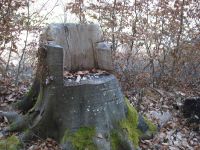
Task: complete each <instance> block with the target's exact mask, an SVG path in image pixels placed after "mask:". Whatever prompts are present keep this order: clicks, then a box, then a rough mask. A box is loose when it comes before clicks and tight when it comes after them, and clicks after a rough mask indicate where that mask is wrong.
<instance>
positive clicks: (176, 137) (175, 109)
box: [0, 78, 200, 150]
mask: <svg viewBox="0 0 200 150" xmlns="http://www.w3.org/2000/svg"><path fill="white" fill-rule="evenodd" d="M0 83H1V84H0V110H9V109H11V107H10V106H11V103H13V102H16V101H17V100H19V99H20V98H21V97H22V96H23V95H24V94H25V93H26V92H27V91H28V89H29V86H30V81H25V80H24V81H23V82H21V83H20V84H19V86H17V87H16V86H15V85H14V84H12V83H13V80H12V79H11V78H7V79H5V80H0ZM129 89H130V90H128V91H125V92H124V93H125V96H127V97H128V98H129V100H130V102H131V103H132V104H133V105H134V106H135V107H136V108H137V109H138V111H139V112H140V113H141V114H143V115H145V116H146V117H147V118H149V119H150V120H152V121H153V122H154V123H155V124H156V125H157V126H158V132H157V134H156V135H155V136H154V137H153V138H152V139H150V140H141V141H140V149H141V150H148V149H151V150H199V149H200V142H199V141H200V130H199V129H200V125H199V124H189V123H188V121H187V120H186V119H185V118H184V117H183V116H182V113H181V105H182V103H183V100H184V99H185V98H186V97H191V96H196V95H200V89H199V88H197V89H195V92H194V90H189V89H184V88H174V87H173V88H172V87H171V88H169V89H170V90H167V91H166V90H163V89H158V88H141V89H140V90H139V91H136V90H134V88H129ZM6 126H8V120H7V119H6V118H5V117H0V131H1V130H2V129H4V128H5V127H6ZM14 134H18V133H14ZM2 138H4V137H3V135H1V134H0V140H1V139H2ZM26 150H60V148H59V146H58V144H57V143H56V142H55V141H54V140H52V139H50V138H48V139H46V140H42V139H39V140H38V141H32V142H30V143H28V144H27V147H26Z"/></svg>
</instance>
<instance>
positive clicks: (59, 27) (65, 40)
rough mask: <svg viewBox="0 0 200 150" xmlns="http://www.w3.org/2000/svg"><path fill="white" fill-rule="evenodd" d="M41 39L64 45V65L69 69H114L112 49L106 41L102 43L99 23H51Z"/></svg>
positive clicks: (45, 41) (43, 41)
mask: <svg viewBox="0 0 200 150" xmlns="http://www.w3.org/2000/svg"><path fill="white" fill-rule="evenodd" d="M40 41H41V42H42V43H55V44H58V45H60V46H62V47H63V49H64V67H65V68H66V69H67V70H69V71H76V70H84V69H92V68H100V69H104V70H112V69H113V65H112V57H111V49H110V48H109V47H108V46H106V45H105V43H102V44H100V43H101V42H102V41H103V37H102V32H101V30H100V27H99V26H98V25H94V24H50V25H49V26H48V27H47V28H46V30H45V31H44V32H43V34H42V35H41V38H40ZM102 51H104V52H103V53H102ZM105 58H106V59H105ZM102 60H103V61H104V62H102ZM102 63H103V64H102Z"/></svg>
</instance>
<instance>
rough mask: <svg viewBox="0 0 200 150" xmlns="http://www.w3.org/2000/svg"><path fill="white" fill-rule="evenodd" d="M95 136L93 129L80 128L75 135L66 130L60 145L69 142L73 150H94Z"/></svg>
mask: <svg viewBox="0 0 200 150" xmlns="http://www.w3.org/2000/svg"><path fill="white" fill-rule="evenodd" d="M95 134H96V131H95V129H94V128H89V127H81V128H79V129H78V130H77V131H76V132H75V133H70V132H69V130H66V131H65V135H64V136H63V139H62V143H63V144H64V143H66V142H71V144H72V146H73V148H74V149H75V150H85V149H87V150H96V149H97V147H96V145H95V144H94V142H93V137H94V136H95Z"/></svg>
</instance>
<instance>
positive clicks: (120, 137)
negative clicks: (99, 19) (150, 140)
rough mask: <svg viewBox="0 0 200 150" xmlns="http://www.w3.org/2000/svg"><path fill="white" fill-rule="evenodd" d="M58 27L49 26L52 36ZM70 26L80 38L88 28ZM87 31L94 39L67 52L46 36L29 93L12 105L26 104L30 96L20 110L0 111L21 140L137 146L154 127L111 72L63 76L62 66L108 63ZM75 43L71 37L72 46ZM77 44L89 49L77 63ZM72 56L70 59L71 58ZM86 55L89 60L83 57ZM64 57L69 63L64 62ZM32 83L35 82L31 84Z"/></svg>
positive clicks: (128, 149) (113, 149)
mask: <svg viewBox="0 0 200 150" xmlns="http://www.w3.org/2000/svg"><path fill="white" fill-rule="evenodd" d="M67 26H68V25H67ZM60 27H63V25H61V26H60V25H59V26H58V28H56V30H53V31H55V36H54V37H57V38H58V36H59V34H62V32H60V31H59V32H58V30H57V29H59V30H60V29H61V28H60ZM90 27H91V26H90V25H89V28H90ZM92 27H93V25H92ZM70 28H72V31H73V32H75V31H74V28H76V29H77V32H79V33H78V34H80V35H81V36H80V37H81V38H80V39H81V40H84V35H85V34H86V33H87V34H89V33H88V32H89V31H87V32H86V31H84V32H83V33H82V29H84V30H85V29H87V28H86V25H84V26H82V25H76V26H73V27H71V24H70ZM53 31H51V32H53ZM72 31H71V30H70V29H69V30H68V32H69V34H72ZM77 32H75V35H76V33H77ZM95 33H99V31H98V32H96V31H95ZM56 34H58V35H56ZM82 34H83V35H82ZM90 34H91V37H94V39H93V40H95V42H98V43H92V44H91V45H90V48H89V47H88V48H86V49H85V48H84V49H82V47H81V45H82V44H80V43H79V44H80V45H79V44H78V45H79V48H78V50H76V49H74V51H73V50H72V49H70V48H69V47H68V48H64V49H63V48H62V47H61V46H60V45H56V44H55V43H56V41H54V42H52V41H51V42H50V41H48V40H47V41H46V43H48V44H46V45H43V46H41V47H40V48H39V50H38V55H39V63H38V70H37V74H36V81H37V82H35V84H34V85H33V86H35V87H32V89H31V90H32V92H29V94H28V95H27V96H26V98H25V99H24V100H23V101H22V102H21V103H20V104H21V105H19V104H18V105H17V106H20V107H18V108H22V109H23V108H24V106H23V105H25V106H26V105H27V104H26V103H24V101H27V100H29V101H30V102H29V103H28V107H26V109H25V110H23V111H24V112H25V115H17V114H16V113H3V112H1V113H0V115H5V116H7V117H8V119H9V118H10V119H9V120H10V121H12V122H13V123H12V124H11V125H10V127H9V128H8V129H7V130H6V131H7V132H8V131H10V132H11V131H23V132H22V134H21V135H20V139H21V140H22V141H27V140H30V139H33V138H36V137H40V138H47V137H50V138H53V139H55V140H56V141H58V142H59V143H61V144H62V145H63V149H66V150H85V149H88V150H123V149H124V150H133V149H135V148H136V147H137V146H138V145H137V144H138V140H139V137H141V136H143V135H144V134H146V133H150V134H151V133H153V132H154V131H155V128H154V126H153V125H152V124H151V123H149V122H148V121H147V120H146V119H145V118H143V117H140V116H139V115H138V114H137V111H136V110H135V109H134V108H133V107H132V106H131V105H130V104H129V102H128V101H127V100H125V99H124V96H123V94H122V92H121V89H120V86H119V83H118V81H117V79H116V77H115V76H114V75H112V74H108V73H107V74H101V75H99V76H98V78H89V79H86V80H79V81H78V82H77V81H76V80H74V81H73V80H68V79H64V78H63V68H68V70H69V71H75V70H79V69H81V70H82V69H92V68H94V67H97V68H100V69H106V68H104V67H108V66H109V65H110V66H111V62H110V61H108V60H107V59H110V60H111V55H110V53H107V54H106V52H105V53H103V51H107V52H108V51H109V49H108V47H107V46H105V44H104V43H99V41H96V39H98V40H99V39H101V38H99V37H100V36H99V37H98V36H97V35H99V34H97V35H95V34H94V33H90ZM76 36H77V35H76ZM71 37H72V35H71ZM97 37H98V38H97ZM73 40H75V39H74V37H72V38H71V40H69V41H71V42H72V41H73ZM78 41H79V40H78ZM57 42H59V40H58V41H57ZM79 42H81V43H83V45H84V43H86V42H88V41H87V38H86V41H85V40H84V41H79ZM59 44H60V43H59ZM75 44H76V43H75V41H73V44H72V45H73V46H74V45H75ZM94 44H96V46H95V47H93V46H92V45H94ZM63 45H65V44H63ZM73 46H72V47H73ZM81 49H82V50H83V52H84V53H86V52H88V51H89V50H91V49H92V51H93V52H94V53H95V55H94V53H93V54H92V55H91V54H88V53H86V54H84V57H83V58H85V59H87V62H84V63H83V62H82V60H79V59H81V58H82V57H80V56H79V55H82V54H81V53H79V54H78V51H80V50H81ZM67 51H68V52H69V51H70V56H67V54H68V52H67ZM72 56H73V57H72ZM65 57H66V58H65ZM69 57H71V58H70V59H69ZM72 58H73V59H76V61H72ZM89 58H92V59H91V60H88V59H89ZM105 58H106V59H105ZM66 59H69V60H70V61H71V62H70V63H68V61H66ZM100 61H104V62H100ZM72 62H73V63H72ZM94 62H96V63H94ZM100 66H101V67H100ZM110 69H111V68H110ZM38 84H39V87H38V86H36V85H38ZM36 89H37V91H38V89H39V92H33V91H35V90H36ZM33 99H34V100H33ZM9 116H10V117H9ZM140 123H143V124H145V125H141V124H140Z"/></svg>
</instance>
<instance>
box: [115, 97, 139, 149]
mask: <svg viewBox="0 0 200 150" xmlns="http://www.w3.org/2000/svg"><path fill="white" fill-rule="evenodd" d="M125 102H126V105H127V109H128V110H127V111H128V112H127V117H126V118H125V119H123V120H121V121H120V123H119V125H120V127H121V128H122V129H123V130H124V131H125V132H126V134H127V135H128V138H129V140H130V141H131V142H133V144H134V146H135V147H138V143H139V137H140V134H141V132H140V131H139V130H138V129H137V125H138V113H137V110H136V109H135V108H134V107H132V106H131V104H130V103H129V101H128V99H126V98H125Z"/></svg>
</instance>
